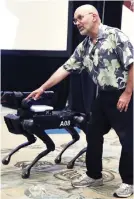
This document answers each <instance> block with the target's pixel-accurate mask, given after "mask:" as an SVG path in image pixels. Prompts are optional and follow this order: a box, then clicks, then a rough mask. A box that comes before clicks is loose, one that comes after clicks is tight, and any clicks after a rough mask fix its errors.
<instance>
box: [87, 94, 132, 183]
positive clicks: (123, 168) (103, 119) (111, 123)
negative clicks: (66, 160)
mask: <svg viewBox="0 0 134 199" xmlns="http://www.w3.org/2000/svg"><path fill="white" fill-rule="evenodd" d="M122 92H123V90H119V91H100V92H99V95H98V97H97V99H96V100H95V102H94V105H93V107H92V116H91V119H90V123H89V130H88V132H87V136H86V138H87V143H88V144H87V153H86V166H87V175H88V176H90V177H91V178H95V179H98V178H101V177H102V173H101V171H102V152H103V135H104V134H106V133H108V132H109V130H110V129H111V128H113V129H114V130H115V131H116V133H117V135H118V137H119V140H120V143H121V146H122V151H121V157H120V164H119V173H120V176H121V178H122V181H123V182H124V183H127V184H133V97H131V101H130V103H129V106H128V110H127V112H125V111H123V112H120V111H119V110H118V109H117V102H118V99H119V97H120V96H121V94H122Z"/></svg>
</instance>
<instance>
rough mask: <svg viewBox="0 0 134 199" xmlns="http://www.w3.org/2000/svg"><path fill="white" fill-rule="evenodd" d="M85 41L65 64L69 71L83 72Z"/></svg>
mask: <svg viewBox="0 0 134 199" xmlns="http://www.w3.org/2000/svg"><path fill="white" fill-rule="evenodd" d="M82 52H83V42H81V43H80V44H79V45H78V46H77V47H76V49H75V51H74V53H73V54H72V55H71V57H70V58H69V59H68V60H67V61H66V62H65V63H64V64H63V68H64V69H65V70H66V71H68V72H77V73H81V71H82V70H83V69H84V66H83V64H82V60H83V56H82V55H83V53H82Z"/></svg>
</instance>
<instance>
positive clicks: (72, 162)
mask: <svg viewBox="0 0 134 199" xmlns="http://www.w3.org/2000/svg"><path fill="white" fill-rule="evenodd" d="M86 150H87V147H85V148H84V149H82V150H81V151H80V152H79V153H78V154H77V155H76V156H75V157H74V158H73V159H72V160H71V161H70V162H69V163H68V164H67V168H68V169H72V168H73V167H74V164H75V161H76V160H77V158H79V157H80V156H81V155H82V154H83V153H85V152H86Z"/></svg>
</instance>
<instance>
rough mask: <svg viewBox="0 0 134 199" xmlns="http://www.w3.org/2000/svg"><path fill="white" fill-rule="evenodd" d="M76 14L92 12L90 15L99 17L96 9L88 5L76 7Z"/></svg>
mask: <svg viewBox="0 0 134 199" xmlns="http://www.w3.org/2000/svg"><path fill="white" fill-rule="evenodd" d="M77 12H82V13H86V12H92V13H94V14H96V15H98V16H99V13H98V11H97V9H96V8H95V7H94V6H92V5H89V4H86V5H82V6H80V7H78V8H77V9H76V10H75V13H77Z"/></svg>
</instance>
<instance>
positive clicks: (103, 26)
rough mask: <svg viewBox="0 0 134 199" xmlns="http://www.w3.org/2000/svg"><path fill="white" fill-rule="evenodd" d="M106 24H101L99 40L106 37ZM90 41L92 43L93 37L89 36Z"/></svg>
mask: <svg viewBox="0 0 134 199" xmlns="http://www.w3.org/2000/svg"><path fill="white" fill-rule="evenodd" d="M106 27H107V26H106V25H103V24H102V23H101V24H100V25H99V32H98V36H97V40H100V39H104V38H105V37H106V32H105V30H106ZM88 42H89V44H91V38H90V37H88Z"/></svg>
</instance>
